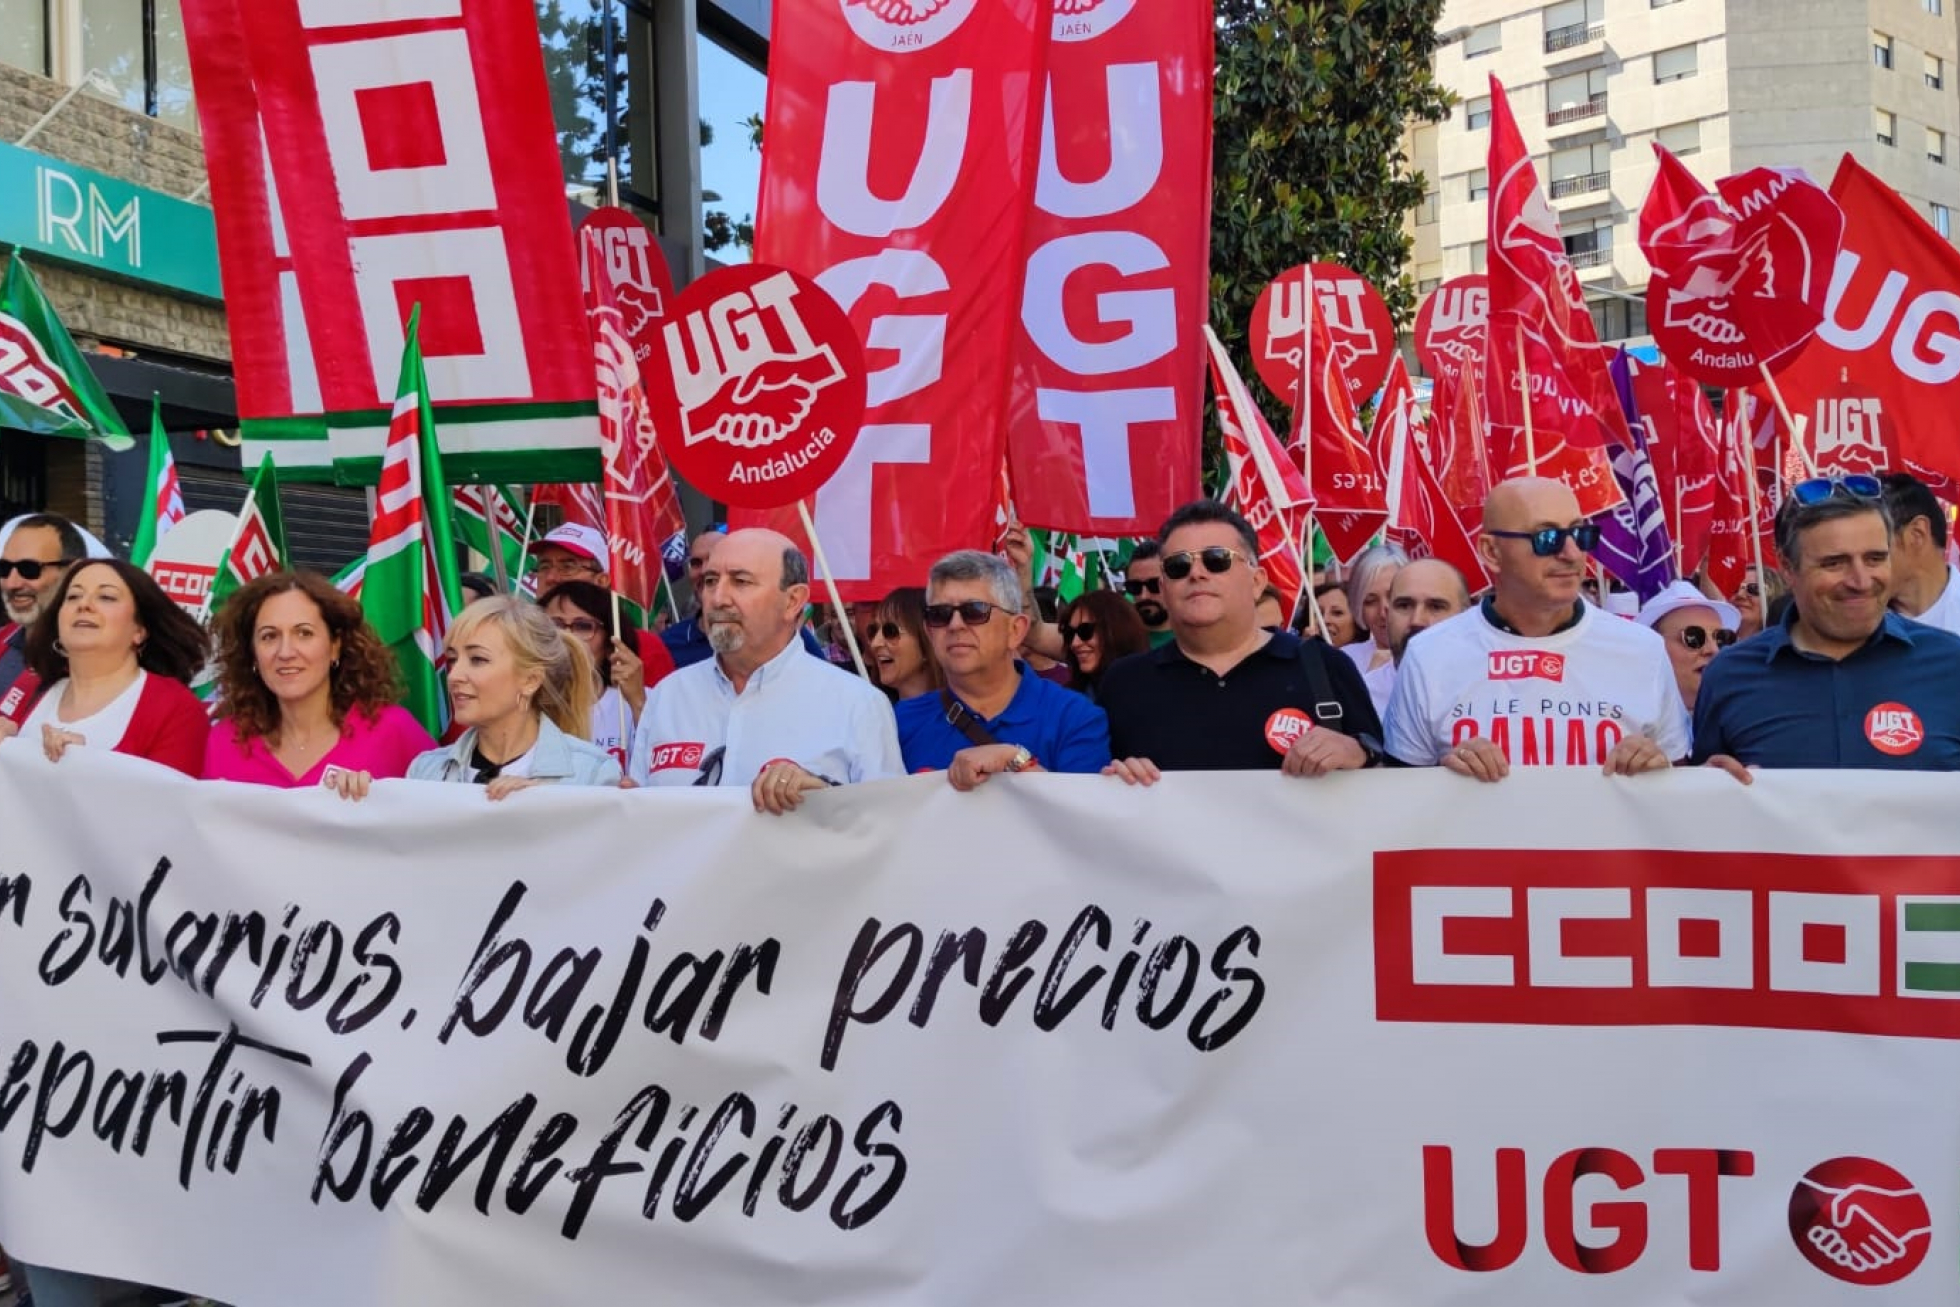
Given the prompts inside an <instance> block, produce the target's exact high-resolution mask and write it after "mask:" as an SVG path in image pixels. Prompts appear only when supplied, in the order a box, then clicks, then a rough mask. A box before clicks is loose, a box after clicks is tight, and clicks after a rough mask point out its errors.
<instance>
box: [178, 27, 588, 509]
mask: <svg viewBox="0 0 1960 1307" xmlns="http://www.w3.org/2000/svg"><path fill="white" fill-rule="evenodd" d="M183 18H184V27H185V31H186V34H187V36H188V37H189V49H190V59H191V69H192V72H193V74H194V75H195V78H196V81H197V107H198V120H199V122H200V124H201V125H202V127H203V141H204V152H205V161H206V164H207V165H208V167H209V169H210V173H211V198H212V207H213V209H214V211H215V217H216V220H217V226H218V253H219V257H220V260H221V262H222V265H223V273H224V287H225V310H226V314H227V316H228V318H229V319H230V322H231V343H232V352H233V362H234V366H235V367H236V369H237V373H238V406H239V408H238V411H239V417H240V419H241V421H240V426H241V429H242V431H243V434H244V438H245V450H244V457H245V460H246V462H247V464H248V465H250V464H255V463H256V462H257V461H258V459H259V456H260V454H262V453H267V452H269V453H271V454H272V456H273V458H274V460H275V461H276V463H277V464H278V467H279V471H280V474H281V475H283V476H285V477H287V478H288V479H293V480H313V481H322V480H339V481H342V482H345V483H354V484H364V485H371V484H373V483H374V481H375V479H376V477H377V476H379V474H380V470H381V461H382V448H383V445H384V444H385V442H386V439H387V436H388V432H389V418H388V412H389V404H390V401H391V398H392V396H393V395H394V393H395V391H394V387H395V381H396V376H395V365H396V361H397V360H398V359H399V358H400V356H401V352H402V346H403V341H402V325H401V324H402V320H403V319H404V318H405V317H406V316H407V314H408V310H409V308H410V306H411V305H413V304H416V303H420V304H421V305H422V306H423V314H422V331H423V336H422V348H423V353H424V355H425V357H426V359H427V366H428V370H429V374H430V379H431V380H432V381H433V382H434V384H435V388H436V391H437V393H438V394H440V395H441V397H442V401H441V403H440V404H439V405H438V406H437V410H436V411H437V412H438V413H440V414H441V416H442V418H443V436H442V438H443V442H444V446H445V448H444V453H445V454H446V455H447V465H448V468H449V471H450V473H451V474H452V475H455V476H456V477H457V478H458V479H459V480H469V479H476V480H486V481H516V482H537V481H584V480H592V479H594V478H596V477H597V476H598V474H599V438H598V424H597V420H596V418H595V417H594V399H593V381H592V352H591V346H590V343H589V338H588V336H587V335H586V331H585V314H584V310H583V306H582V305H581V304H580V302H579V292H578V264H577V261H576V260H575V258H574V257H573V246H572V226H571V217H570V213H569V211H568V210H567V208H566V206H565V199H564V194H565V192H564V172H563V165H562V162H561V160H560V156H559V151H558V135H557V131H556V128H555V127H554V125H553V121H552V111H551V95H550V91H549V88H548V87H547V85H546V82H545V71H544V62H543V59H542V57H541V55H540V53H539V46H538V18H537V11H536V8H535V7H534V6H533V4H532V0H183Z"/></svg>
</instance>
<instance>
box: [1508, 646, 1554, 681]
mask: <svg viewBox="0 0 1960 1307" xmlns="http://www.w3.org/2000/svg"><path fill="white" fill-rule="evenodd" d="M1490 679H1491V680H1493V681H1563V680H1565V655H1564V654H1555V653H1540V652H1539V651H1538V650H1536V649H1519V650H1508V651H1499V652H1495V653H1493V654H1491V656H1490Z"/></svg>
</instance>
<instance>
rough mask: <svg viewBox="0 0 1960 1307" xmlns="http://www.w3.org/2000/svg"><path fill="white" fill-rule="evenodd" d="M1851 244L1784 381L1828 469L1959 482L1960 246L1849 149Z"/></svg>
mask: <svg viewBox="0 0 1960 1307" xmlns="http://www.w3.org/2000/svg"><path fill="white" fill-rule="evenodd" d="M1831 197H1832V198H1833V199H1835V200H1836V201H1837V203H1838V207H1839V208H1840V209H1841V210H1842V211H1843V213H1844V240H1843V245H1842V248H1841V249H1840V251H1839V253H1838V258H1837V269H1836V273H1835V275H1834V276H1833V277H1832V279H1831V286H1830V292H1829V295H1828V296H1827V297H1826V300H1825V305H1824V321H1823V323H1822V325H1821V326H1819V327H1818V329H1817V336H1816V338H1815V339H1813V340H1812V341H1811V342H1810V344H1809V345H1808V346H1806V347H1805V348H1804V351H1803V353H1801V354H1800V355H1798V356H1797V358H1796V360H1795V361H1794V362H1792V363H1791V364H1789V365H1788V366H1787V367H1785V368H1784V369H1783V371H1782V372H1781V373H1779V374H1778V377H1777V384H1778V385H1779V386H1780V387H1781V389H1782V391H1783V397H1784V399H1785V401H1786V402H1788V404H1789V405H1790V409H1791V411H1792V414H1793V415H1794V416H1796V417H1797V418H1798V419H1800V420H1802V421H1803V422H1804V424H1805V428H1806V430H1805V437H1806V441H1807V443H1808V447H1809V449H1810V452H1811V456H1812V458H1813V460H1814V461H1815V463H1816V465H1817V469H1818V471H1820V472H1827V473H1828V472H1840V473H1842V472H1874V473H1875V472H1884V471H1889V470H1892V469H1895V468H1896V469H1898V470H1900V471H1905V472H1910V473H1912V474H1913V475H1914V476H1916V477H1919V478H1920V479H1921V480H1923V481H1927V482H1929V483H1931V484H1932V485H1933V486H1934V487H1935V488H1936V489H1940V490H1942V491H1943V492H1944V491H1948V490H1949V489H1950V483H1951V482H1952V481H1954V480H1960V407H1956V406H1955V405H1954V403H1953V383H1954V382H1955V381H1956V380H1960V300H1957V299H1956V297H1957V296H1960V251H1956V250H1955V249H1954V248H1953V245H1952V244H1951V243H1950V242H1949V241H1948V240H1947V239H1946V238H1945V237H1943V236H1941V235H1940V234H1939V232H1938V231H1936V230H1934V228H1933V226H1932V224H1931V223H1929V222H1927V221H1926V219H1925V218H1924V217H1923V216H1921V214H1920V213H1919V211H1918V210H1916V209H1915V208H1913V206H1912V205H1910V204H1909V203H1907V202H1906V201H1905V200H1904V199H1903V198H1901V197H1900V196H1899V194H1898V193H1897V192H1896V191H1894V190H1893V189H1892V188H1891V187H1889V186H1887V185H1886V184H1885V183H1884V182H1882V181H1880V180H1879V179H1878V178H1877V177H1875V176H1873V175H1872V174H1871V173H1870V172H1867V171H1866V170H1865V169H1864V168H1863V167H1861V166H1859V164H1858V162H1857V161H1856V160H1854V159H1853V158H1852V157H1851V156H1850V155H1848V154H1847V155H1846V156H1844V161H1843V162H1842V163H1841V164H1839V166H1838V171H1837V176H1836V178H1835V179H1834V180H1833V181H1832V182H1831Z"/></svg>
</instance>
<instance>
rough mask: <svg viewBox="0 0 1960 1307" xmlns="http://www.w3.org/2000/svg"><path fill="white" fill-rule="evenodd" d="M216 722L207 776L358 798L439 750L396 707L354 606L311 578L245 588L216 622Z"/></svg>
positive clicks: (385, 656) (383, 656)
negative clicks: (376, 783) (319, 787)
mask: <svg viewBox="0 0 1960 1307" xmlns="http://www.w3.org/2000/svg"><path fill="white" fill-rule="evenodd" d="M216 626H217V634H218V692H219V701H218V722H217V724H216V725H215V726H214V727H212V729H211V741H210V744H209V746H208V747H207V748H206V749H205V753H204V779H206V780H212V781H245V782H248V783H250V784H254V785H276V786H279V787H281V788H284V789H294V788H298V787H300V786H306V785H323V786H326V787H327V788H329V789H331V790H333V791H334V792H335V793H337V794H339V795H340V796H341V797H342V798H343V799H360V798H365V797H366V795H367V792H368V785H369V783H370V782H372V781H374V780H375V779H377V778H379V779H381V780H398V779H400V778H401V777H402V776H404V775H406V774H407V772H408V764H409V763H410V762H411V761H413V760H414V758H415V756H416V755H417V754H419V753H422V752H424V751H426V750H429V749H432V748H434V747H435V741H434V740H431V739H430V738H429V733H428V732H427V731H425V730H423V729H422V727H421V726H420V725H418V724H417V723H416V721H415V719H414V718H413V717H411V716H409V714H408V713H407V712H406V711H404V710H403V709H402V708H401V707H399V706H398V703H397V701H398V700H399V699H400V698H401V678H400V673H399V672H398V670H397V668H396V665H395V656H394V654H393V652H392V651H390V650H389V648H388V647H387V646H386V645H384V644H382V643H381V640H380V638H379V637H377V636H376V635H375V633H374V630H373V628H371V627H370V626H368V624H367V620H366V618H365V617H363V616H362V614H361V606H360V604H359V603H357V602H355V601H354V600H353V599H352V598H350V597H348V596H347V595H344V594H342V593H341V592H340V591H338V590H336V589H334V587H333V583H332V582H330V581H328V580H327V579H326V578H325V577H322V576H318V575H316V574H314V573H312V572H274V573H272V574H271V575H268V576H262V577H260V578H259V579H258V580H256V581H253V582H250V583H249V584H247V585H245V586H243V587H241V588H240V589H239V590H238V591H236V592H235V593H234V594H233V595H232V596H231V598H230V599H228V600H226V601H225V606H224V609H223V610H222V611H221V612H220V613H219V614H218V618H217V622H216Z"/></svg>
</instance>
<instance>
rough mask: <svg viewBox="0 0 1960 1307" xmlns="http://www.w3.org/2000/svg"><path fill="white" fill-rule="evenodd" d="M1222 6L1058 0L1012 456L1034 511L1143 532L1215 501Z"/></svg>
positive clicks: (1179, 0) (1113, 531) (1064, 523)
mask: <svg viewBox="0 0 1960 1307" xmlns="http://www.w3.org/2000/svg"><path fill="white" fill-rule="evenodd" d="M1211 106H1212V6H1211V4H1210V0H1151V3H1149V4H1131V3H1129V0H1100V2H1098V0H1089V2H1088V3H1079V2H1075V3H1061V4H1057V5H1056V6H1055V18H1054V40H1053V43H1052V44H1051V45H1050V46H1049V49H1048V85H1047V104H1046V113H1045V115H1044V119H1043V124H1042V132H1041V166H1040V173H1039V179H1038V180H1037V182H1036V184H1035V191H1034V212H1033V213H1032V214H1031V215H1030V216H1029V218H1028V230H1027V240H1026V246H1027V251H1028V254H1027V286H1026V291H1025V293H1024V294H1023V296H1022V299H1021V314H1020V317H1021V330H1020V333H1019V343H1018V348H1017V350H1016V354H1015V368H1014V385H1013V392H1012V411H1011V416H1010V425H1009V428H1008V454H1009V456H1010V458H1011V460H1012V462H1013V468H1014V485H1015V487H1016V489H1017V491H1018V493H1019V501H1018V503H1017V504H1016V507H1017V508H1018V509H1019V510H1020V514H1021V520H1022V521H1024V522H1027V523H1030V524H1032V525H1035V526H1046V527H1055V528H1058V529H1061V530H1066V531H1077V532H1082V533H1085V534H1089V535H1142V534H1148V533H1151V532H1154V531H1156V529H1157V527H1158V524H1159V523H1161V522H1162V521H1163V520H1164V519H1165V518H1166V517H1168V516H1169V515H1170V512H1171V510H1172V509H1174V508H1176V507H1177V506H1178V505H1179V504H1182V503H1185V502H1187V501H1189V500H1192V499H1195V498H1197V497H1198V494H1199V473H1200V468H1199V462H1200V436H1201V432H1202V425H1203V422H1202V415H1203V413H1204V402H1205V383H1204V371H1205V342H1204V338H1203V336H1202V334H1201V331H1202V328H1203V325H1204V321H1205V315H1206V307H1207V305H1208V303H1209V301H1210V296H1211V265H1210V254H1211V204H1210V200H1211Z"/></svg>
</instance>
